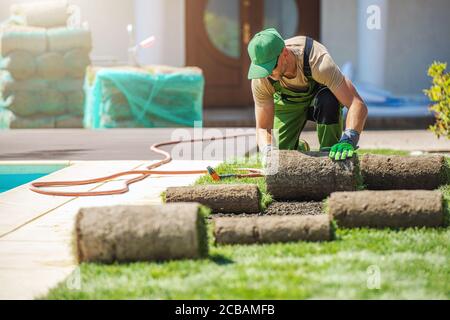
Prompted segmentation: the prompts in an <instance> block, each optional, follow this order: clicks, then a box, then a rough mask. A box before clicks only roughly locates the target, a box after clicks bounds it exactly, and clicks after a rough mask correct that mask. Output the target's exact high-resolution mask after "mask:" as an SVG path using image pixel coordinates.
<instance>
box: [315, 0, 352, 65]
mask: <svg viewBox="0 0 450 320" xmlns="http://www.w3.org/2000/svg"><path fill="white" fill-rule="evenodd" d="M357 20H358V19H357V0H338V1H336V0H322V2H321V42H322V43H323V44H324V45H325V46H326V47H327V49H328V51H329V52H330V53H331V55H332V57H333V59H334V61H335V62H336V63H337V64H338V65H340V66H342V65H343V64H344V63H345V62H347V61H350V62H352V63H353V65H356V63H357V60H358V47H357V45H358V32H357V25H358V21H357Z"/></svg>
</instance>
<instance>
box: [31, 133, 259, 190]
mask: <svg viewBox="0 0 450 320" xmlns="http://www.w3.org/2000/svg"><path fill="white" fill-rule="evenodd" d="M250 135H253V134H239V135H233V136H225V137H212V138H202V139H192V140H177V141H168V142H162V143H157V144H154V145H152V146H151V147H150V150H152V151H153V152H156V153H158V154H161V155H163V156H164V157H165V158H164V159H163V160H160V161H158V162H156V163H154V164H152V165H150V166H148V167H147V170H133V171H124V172H119V173H116V174H113V175H110V176H107V177H101V178H94V179H89V180H79V181H48V182H33V183H31V185H32V187H31V188H30V190H31V191H34V192H37V193H40V194H44V195H49V196H64V197H90V196H107V195H115V194H123V193H126V192H128V191H129V186H130V185H131V184H133V183H136V182H138V181H142V180H144V179H146V178H147V177H149V176H150V175H152V174H159V175H164V174H167V175H189V174H207V173H208V170H189V171H158V170H155V169H156V168H158V167H161V166H162V165H164V164H167V163H169V162H171V161H172V157H171V156H170V154H169V153H168V152H166V151H164V150H161V149H159V148H160V147H163V146H169V145H175V144H180V143H195V142H205V141H215V140H226V139H232V138H239V137H244V136H250ZM242 170H245V171H248V172H250V173H248V174H240V175H236V178H258V177H262V176H263V174H262V172H261V171H260V170H258V169H242ZM128 175H139V176H138V177H136V178H133V179H129V180H126V181H125V186H124V187H123V188H121V189H115V190H106V191H88V192H65V191H50V190H44V189H41V188H42V187H63V186H81V185H88V184H93V183H99V182H105V181H110V180H113V179H115V178H118V177H122V176H128Z"/></svg>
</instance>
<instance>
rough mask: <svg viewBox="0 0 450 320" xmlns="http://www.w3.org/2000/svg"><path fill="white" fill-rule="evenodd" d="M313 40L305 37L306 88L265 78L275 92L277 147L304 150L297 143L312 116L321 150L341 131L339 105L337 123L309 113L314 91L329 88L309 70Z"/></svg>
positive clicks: (325, 148) (317, 91)
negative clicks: (290, 88) (282, 84)
mask: <svg viewBox="0 0 450 320" xmlns="http://www.w3.org/2000/svg"><path fill="white" fill-rule="evenodd" d="M312 44H313V40H312V39H311V38H308V37H307V38H306V45H305V53H304V60H303V70H304V74H305V76H306V77H307V78H308V89H307V90H306V91H303V92H295V91H292V90H289V89H287V88H284V87H282V86H281V84H280V82H279V81H273V80H271V78H268V79H269V80H270V81H271V83H272V85H273V87H274V89H275V93H274V95H273V98H274V106H275V119H274V129H275V138H276V141H277V142H278V148H279V149H282V150H299V151H304V150H302V149H301V146H299V138H300V133H301V132H302V131H303V128H304V127H305V124H306V121H308V120H312V121H315V122H316V123H317V127H316V130H317V134H318V137H319V142H320V149H321V150H329V149H330V148H331V147H332V146H333V145H335V144H336V143H338V142H339V140H340V138H341V135H342V130H343V129H342V128H343V120H342V118H343V117H342V105H341V104H339V111H338V112H339V115H338V116H337V117H336V118H337V119H338V120H337V121H336V123H327V124H325V123H320V121H316V120H317V119H313V118H312V117H311V116H309V115H308V114H311V108H315V107H317V98H316V96H317V94H318V93H319V92H320V91H321V90H323V89H326V90H328V89H327V88H326V87H325V86H322V85H320V84H319V83H317V82H316V81H315V80H314V79H313V78H312V74H311V68H310V65H309V55H310V52H311V48H312Z"/></svg>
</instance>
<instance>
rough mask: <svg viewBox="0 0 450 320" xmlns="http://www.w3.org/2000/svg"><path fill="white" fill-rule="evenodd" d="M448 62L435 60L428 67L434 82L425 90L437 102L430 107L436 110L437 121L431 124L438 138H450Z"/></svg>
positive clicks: (449, 77)
mask: <svg viewBox="0 0 450 320" xmlns="http://www.w3.org/2000/svg"><path fill="white" fill-rule="evenodd" d="M446 69H447V63H442V62H436V61H435V62H433V64H432V65H431V66H430V68H429V69H428V75H429V76H430V77H432V78H433V84H432V86H431V88H430V89H429V90H424V92H425V94H426V95H427V96H428V97H429V98H430V100H431V101H433V102H435V104H433V105H432V106H431V107H430V110H431V111H434V112H435V116H436V123H435V124H434V125H432V126H430V130H431V131H433V132H434V133H435V134H436V136H437V137H438V138H440V137H441V136H444V137H446V138H447V139H450V74H449V73H448V72H445V70H446Z"/></svg>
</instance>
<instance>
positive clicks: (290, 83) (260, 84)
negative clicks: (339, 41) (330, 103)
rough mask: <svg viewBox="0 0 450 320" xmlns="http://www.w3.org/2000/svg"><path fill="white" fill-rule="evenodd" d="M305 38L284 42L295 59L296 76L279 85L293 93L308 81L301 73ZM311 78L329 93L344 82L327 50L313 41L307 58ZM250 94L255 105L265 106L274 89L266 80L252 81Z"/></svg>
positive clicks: (271, 101)
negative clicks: (327, 89)
mask: <svg viewBox="0 0 450 320" xmlns="http://www.w3.org/2000/svg"><path fill="white" fill-rule="evenodd" d="M305 40H306V39H305V37H304V36H298V37H294V38H291V39H288V40H286V41H285V43H286V47H287V48H289V49H291V50H292V51H293V52H294V54H295V56H296V57H297V68H298V70H297V76H296V77H295V78H294V79H287V78H281V80H280V84H281V85H282V86H283V87H285V88H288V89H291V90H293V91H300V92H301V91H303V90H306V89H307V88H308V79H307V78H306V76H305V75H304V73H303V53H304V49H305ZM309 64H310V66H311V73H312V77H313V79H314V80H315V81H317V82H318V83H320V84H323V85H325V86H327V87H328V88H330V90H331V91H333V90H334V89H336V88H337V87H339V86H340V84H341V83H342V81H343V80H344V75H343V74H342V72H341V70H340V69H339V67H338V66H337V65H336V63H335V62H334V61H333V59H332V58H331V56H330V54H329V53H328V50H327V48H325V46H324V45H322V44H321V43H319V42H317V41H314V44H313V47H312V49H311V54H310V56H309ZM252 92H253V99H254V101H255V103H257V104H259V105H266V104H270V103H273V94H274V93H275V89H274V88H273V85H272V84H271V83H270V82H269V80H268V79H267V78H262V79H253V80H252Z"/></svg>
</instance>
